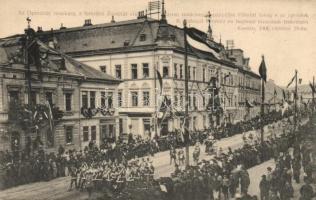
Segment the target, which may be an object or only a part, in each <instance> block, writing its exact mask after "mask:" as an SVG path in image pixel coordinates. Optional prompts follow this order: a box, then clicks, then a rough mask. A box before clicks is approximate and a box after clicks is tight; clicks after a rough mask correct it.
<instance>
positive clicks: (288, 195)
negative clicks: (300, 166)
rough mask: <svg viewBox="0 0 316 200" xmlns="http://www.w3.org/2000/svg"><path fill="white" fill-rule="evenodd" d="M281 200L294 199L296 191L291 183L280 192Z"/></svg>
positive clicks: (286, 184)
mask: <svg viewBox="0 0 316 200" xmlns="http://www.w3.org/2000/svg"><path fill="white" fill-rule="evenodd" d="M280 196H281V200H290V199H292V198H293V197H294V189H293V186H292V184H291V183H289V182H286V183H285V184H284V185H283V186H282V188H281V190H280Z"/></svg>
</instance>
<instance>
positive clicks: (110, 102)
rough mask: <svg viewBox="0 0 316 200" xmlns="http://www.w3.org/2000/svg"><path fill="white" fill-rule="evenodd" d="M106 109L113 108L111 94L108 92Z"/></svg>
mask: <svg viewBox="0 0 316 200" xmlns="http://www.w3.org/2000/svg"><path fill="white" fill-rule="evenodd" d="M107 98H108V107H109V108H113V92H108V97H107Z"/></svg>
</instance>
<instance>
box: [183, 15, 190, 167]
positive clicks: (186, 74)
mask: <svg viewBox="0 0 316 200" xmlns="http://www.w3.org/2000/svg"><path fill="white" fill-rule="evenodd" d="M183 31H184V45H185V47H184V48H185V53H184V92H185V118H184V119H185V122H184V124H185V126H184V134H185V140H184V141H185V158H186V166H189V165H190V152H189V70H188V41H187V21H186V20H183Z"/></svg>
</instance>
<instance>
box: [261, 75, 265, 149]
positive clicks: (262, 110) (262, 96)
mask: <svg viewBox="0 0 316 200" xmlns="http://www.w3.org/2000/svg"><path fill="white" fill-rule="evenodd" d="M264 93H265V88H264V80H263V79H261V129H260V130H261V132H260V133H261V135H260V136H261V145H263V142H264V137H263V133H264V127H263V116H264V95H265V94H264Z"/></svg>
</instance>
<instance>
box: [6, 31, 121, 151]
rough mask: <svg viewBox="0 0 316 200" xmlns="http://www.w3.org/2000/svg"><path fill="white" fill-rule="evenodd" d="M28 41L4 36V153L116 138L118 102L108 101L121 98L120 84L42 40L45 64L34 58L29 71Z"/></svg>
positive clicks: (81, 145)
mask: <svg viewBox="0 0 316 200" xmlns="http://www.w3.org/2000/svg"><path fill="white" fill-rule="evenodd" d="M23 37H24V36H23V35H22V36H18V37H13V38H5V39H3V40H1V44H0V46H1V47H0V55H1V56H0V77H1V78H0V88H1V90H0V96H1V98H0V113H1V115H0V116H1V117H0V135H1V136H0V144H1V145H0V146H1V147H0V150H13V149H15V150H17V149H25V148H28V147H30V146H32V147H31V148H35V146H37V145H43V146H44V148H45V149H48V150H52V151H56V150H57V149H58V147H59V146H60V145H62V146H64V147H65V148H66V149H77V150H79V149H84V147H85V146H87V145H88V144H89V142H90V141H93V142H94V143H95V144H96V145H100V144H102V142H104V141H105V140H109V139H111V138H113V137H116V133H118V131H119V119H118V111H117V110H111V109H110V108H111V107H115V106H116V105H114V104H116V101H111V99H110V98H109V97H110V96H111V95H113V96H114V95H116V94H117V86H118V84H119V83H120V81H119V80H117V79H115V78H113V77H111V76H109V75H107V74H102V73H99V71H97V70H95V69H94V68H92V67H90V66H88V65H86V64H83V63H80V62H78V61H76V60H74V59H72V58H71V57H69V56H67V55H65V54H63V53H60V52H59V51H56V50H55V49H52V48H50V47H48V46H46V45H45V44H44V43H42V42H41V41H40V40H38V38H36V39H34V41H35V42H34V43H35V44H36V46H37V47H38V50H39V51H38V52H39V54H38V56H37V57H39V58H40V60H39V63H36V61H35V60H31V61H30V71H28V70H27V65H26V64H25V58H24V56H23V52H24V49H23V45H22V44H21V43H22V42H21V41H22V40H23ZM29 58H34V57H29ZM37 64H40V66H41V67H40V68H38V67H36V66H38V65H37ZM29 72H30V73H29ZM28 74H31V78H30V80H31V81H30V82H29V81H28V80H29V78H28V77H29V76H28ZM29 84H31V91H30V92H29ZM84 94H86V98H83V97H84ZM29 95H30V96H29ZM81 97H82V98H81ZM106 97H107V98H106ZM12 105H13V106H12ZM100 108H102V109H100ZM101 111H102V112H101ZM105 111H106V112H105ZM58 115H59V116H58Z"/></svg>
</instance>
